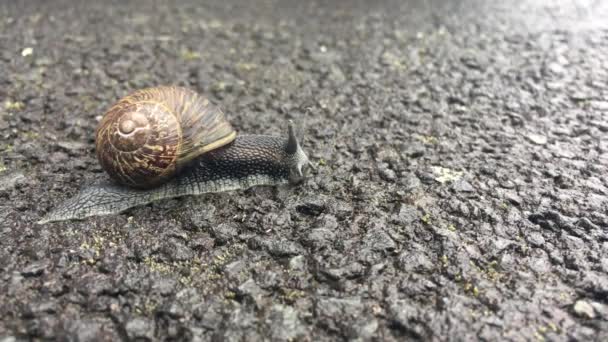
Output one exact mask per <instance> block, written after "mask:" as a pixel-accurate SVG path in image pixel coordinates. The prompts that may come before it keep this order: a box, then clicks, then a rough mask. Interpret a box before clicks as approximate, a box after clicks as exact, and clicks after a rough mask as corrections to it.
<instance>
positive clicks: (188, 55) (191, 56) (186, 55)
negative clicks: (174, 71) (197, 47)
mask: <svg viewBox="0 0 608 342" xmlns="http://www.w3.org/2000/svg"><path fill="white" fill-rule="evenodd" d="M200 58H201V54H200V53H198V52H195V51H191V50H182V59H184V60H186V61H192V60H195V59H200Z"/></svg>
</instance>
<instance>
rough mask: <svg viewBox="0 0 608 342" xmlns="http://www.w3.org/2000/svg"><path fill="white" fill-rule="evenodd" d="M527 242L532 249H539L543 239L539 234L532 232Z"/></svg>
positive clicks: (543, 242)
mask: <svg viewBox="0 0 608 342" xmlns="http://www.w3.org/2000/svg"><path fill="white" fill-rule="evenodd" d="M527 240H528V242H529V243H530V244H531V245H532V246H534V247H541V246H543V245H544V244H545V238H543V235H542V234H541V233H539V232H533V233H531V234H529V235H528V239H527Z"/></svg>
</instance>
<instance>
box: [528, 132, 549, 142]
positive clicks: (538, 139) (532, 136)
mask: <svg viewBox="0 0 608 342" xmlns="http://www.w3.org/2000/svg"><path fill="white" fill-rule="evenodd" d="M526 137H527V138H528V140H530V141H531V142H533V143H534V144H536V145H544V144H546V143H547V137H546V136H544V135H540V134H534V133H530V134H528V135H527V136H526Z"/></svg>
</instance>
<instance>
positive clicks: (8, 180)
mask: <svg viewBox="0 0 608 342" xmlns="http://www.w3.org/2000/svg"><path fill="white" fill-rule="evenodd" d="M22 182H25V175H24V174H23V173H21V172H19V171H15V172H1V173H0V191H4V190H10V189H12V188H14V187H15V186H16V185H17V184H19V183H22Z"/></svg>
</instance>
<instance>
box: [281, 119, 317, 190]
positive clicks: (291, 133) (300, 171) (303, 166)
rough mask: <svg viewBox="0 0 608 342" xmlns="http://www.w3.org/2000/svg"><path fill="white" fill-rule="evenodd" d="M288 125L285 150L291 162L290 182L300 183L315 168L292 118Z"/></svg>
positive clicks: (288, 160)
mask: <svg viewBox="0 0 608 342" xmlns="http://www.w3.org/2000/svg"><path fill="white" fill-rule="evenodd" d="M287 127H288V138H287V145H286V146H285V152H287V156H288V158H287V162H288V163H289V183H291V184H299V183H302V181H304V179H305V178H306V175H307V174H308V172H309V170H310V169H314V166H313V164H312V163H311V162H310V160H308V157H307V156H306V153H304V150H302V147H301V146H300V142H299V141H298V137H297V136H296V130H295V127H294V123H293V121H292V120H289V122H288V124H287Z"/></svg>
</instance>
